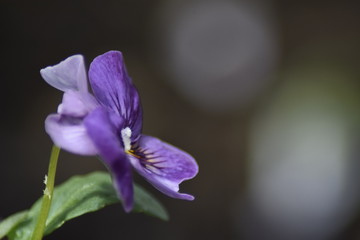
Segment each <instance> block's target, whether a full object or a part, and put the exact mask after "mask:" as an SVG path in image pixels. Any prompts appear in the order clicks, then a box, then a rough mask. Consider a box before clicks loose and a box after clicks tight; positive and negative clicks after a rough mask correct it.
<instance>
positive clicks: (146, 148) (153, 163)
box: [130, 135, 198, 200]
mask: <svg viewBox="0 0 360 240" xmlns="http://www.w3.org/2000/svg"><path fill="white" fill-rule="evenodd" d="M130 161H131V164H132V165H133V167H134V168H135V169H136V170H137V172H138V173H139V174H141V175H142V176H143V177H145V178H146V180H148V181H149V182H150V183H151V184H152V185H154V186H155V187H156V188H157V189H159V190H160V191H161V192H163V193H164V194H166V195H168V196H170V197H174V198H180V199H185V200H193V199H194V197H193V196H192V195H189V194H184V193H179V192H178V191H179V184H180V183H181V182H182V181H184V180H187V179H191V178H193V177H195V175H196V174H197V173H198V165H197V163H196V161H195V159H194V158H193V157H191V156H190V155H189V154H187V153H186V152H184V151H182V150H180V149H178V148H176V147H174V146H172V145H170V144H168V143H165V142H162V141H160V140H159V139H157V138H154V137H150V136H145V135H142V136H141V138H140V140H139V142H138V146H137V147H136V148H135V149H133V151H132V152H130Z"/></svg>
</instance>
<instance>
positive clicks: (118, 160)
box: [84, 108, 134, 212]
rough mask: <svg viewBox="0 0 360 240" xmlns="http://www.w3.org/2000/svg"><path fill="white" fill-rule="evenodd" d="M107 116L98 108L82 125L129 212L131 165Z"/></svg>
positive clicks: (131, 197)
mask: <svg viewBox="0 0 360 240" xmlns="http://www.w3.org/2000/svg"><path fill="white" fill-rule="evenodd" d="M109 114H111V113H110V112H108V111H107V110H106V109H104V108H98V109H96V110H94V111H92V112H91V113H89V114H88V115H87V116H86V118H85V119H84V124H85V127H86V129H87V132H88V134H89V136H90V138H91V139H92V140H93V142H94V144H95V146H96V147H97V149H98V151H99V155H100V156H101V158H102V160H103V161H104V163H105V165H106V166H107V167H108V168H109V170H110V172H111V173H112V176H113V182H114V185H115V189H116V190H117V193H118V194H119V197H120V198H121V199H122V200H123V206H124V209H125V211H126V212H129V211H130V210H131V209H132V207H133V203H134V196H133V195H134V192H133V191H134V190H133V183H132V173H131V165H130V163H129V160H128V159H127V156H126V154H125V152H124V148H123V146H122V145H121V143H120V141H119V138H118V136H117V135H116V128H115V126H114V125H113V120H112V119H111V117H110V116H109Z"/></svg>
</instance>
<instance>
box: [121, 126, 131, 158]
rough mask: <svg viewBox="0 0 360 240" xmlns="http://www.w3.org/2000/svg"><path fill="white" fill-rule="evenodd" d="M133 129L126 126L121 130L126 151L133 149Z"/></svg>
mask: <svg viewBox="0 0 360 240" xmlns="http://www.w3.org/2000/svg"><path fill="white" fill-rule="evenodd" d="M131 133H132V132H131V129H130V128H129V127H126V128H124V129H122V130H121V137H122V140H123V143H124V150H125V152H127V151H129V150H130V149H131V139H130V138H131Z"/></svg>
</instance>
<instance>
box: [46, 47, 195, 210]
mask: <svg viewBox="0 0 360 240" xmlns="http://www.w3.org/2000/svg"><path fill="white" fill-rule="evenodd" d="M40 73H41V76H42V77H43V78H44V79H45V81H46V82H47V83H49V84H50V85H51V86H53V87H55V88H57V89H59V90H61V91H63V92H64V95H63V99H62V103H61V104H60V105H59V107H58V110H57V114H51V115H49V116H48V117H47V119H46V121H45V129H46V132H47V133H48V134H49V135H50V137H51V139H52V140H53V142H54V143H55V144H56V145H57V146H59V147H61V148H63V149H65V150H67V151H69V152H72V153H75V154H80V155H99V156H100V157H101V159H102V160H103V162H104V163H105V165H106V166H107V167H108V169H109V171H110V172H111V174H112V177H113V183H114V186H115V188H116V190H117V193H118V195H119V197H120V198H121V199H122V200H123V206H124V209H125V211H127V212H128V211H130V210H131V209H132V207H133V202H134V199H133V195H134V194H133V180H132V169H131V168H134V169H135V170H136V171H137V172H138V173H139V174H140V175H142V176H143V177H144V178H145V179H146V180H147V181H148V182H150V183H151V184H152V185H153V186H154V187H156V188H157V189H158V190H160V191H161V192H163V193H164V194H166V195H168V196H170V197H174V198H179V199H185V200H193V199H194V197H193V196H192V195H189V194H185V193H179V184H180V183H181V182H182V181H184V180H187V179H191V178H193V177H194V176H195V175H196V174H197V172H198V166H197V163H196V161H195V160H194V158H193V157H191V156H190V155H189V154H187V153H186V152H184V151H182V150H180V149H178V148H176V147H174V146H172V145H170V144H168V143H165V142H163V141H161V140H159V139H157V138H155V137H151V136H146V135H143V134H142V133H141V130H142V108H141V104H140V98H139V95H138V92H137V90H136V88H135V87H134V85H133V83H132V81H131V79H130V77H129V75H128V73H127V71H126V67H125V64H124V60H123V57H122V54H121V52H118V51H109V52H107V53H105V54H103V55H100V56H98V57H96V58H95V59H94V60H93V62H92V63H91V64H90V69H89V73H88V76H89V80H90V85H91V87H92V90H93V94H94V95H92V94H91V93H90V92H89V91H88V85H87V74H86V70H85V65H84V59H83V56H82V55H74V56H71V57H69V58H67V59H65V60H64V61H62V62H60V63H59V64H57V65H55V66H50V67H47V68H44V69H42V70H41V71H40Z"/></svg>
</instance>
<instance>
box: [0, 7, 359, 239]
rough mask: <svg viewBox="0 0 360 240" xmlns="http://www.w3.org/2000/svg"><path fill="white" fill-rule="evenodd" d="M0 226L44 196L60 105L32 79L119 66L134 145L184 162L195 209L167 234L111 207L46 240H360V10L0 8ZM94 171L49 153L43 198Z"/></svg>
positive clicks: (180, 214)
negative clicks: (137, 102) (79, 62)
mask: <svg viewBox="0 0 360 240" xmlns="http://www.w3.org/2000/svg"><path fill="white" fill-rule="evenodd" d="M0 6H1V8H0V11H1V13H0V18H1V21H0V22H1V23H0V24H1V43H2V44H1V60H2V61H1V82H2V87H1V102H2V113H1V145H0V146H1V154H2V157H1V160H0V189H1V198H0V219H2V218H5V217H6V216H8V215H10V214H12V213H14V212H16V211H19V210H22V209H25V208H28V207H29V206H30V205H31V204H32V203H33V202H34V201H35V200H36V199H37V198H38V197H39V196H40V195H41V193H42V189H43V183H42V181H43V178H44V175H45V173H46V171H47V164H48V157H49V154H50V150H51V146H52V143H51V140H50V138H49V137H48V136H47V135H46V133H45V131H44V119H45V118H46V116H47V115H48V114H49V113H52V112H55V111H56V108H57V105H58V104H59V103H60V100H61V96H62V94H61V93H60V92H59V91H57V90H56V89H54V88H52V87H50V86H49V85H47V84H46V83H45V81H43V80H42V78H41V77H40V74H39V70H40V69H41V68H44V67H46V66H48V65H54V64H56V63H58V62H59V61H61V60H63V59H65V58H66V57H68V56H70V55H73V54H78V53H80V54H83V55H84V56H85V59H86V61H87V64H89V63H90V62H91V60H92V59H93V58H94V57H96V56H97V55H99V54H102V53H104V52H106V51H108V50H120V51H122V52H123V54H124V56H125V61H126V64H127V67H128V71H129V73H130V75H131V76H132V78H133V81H134V83H135V84H136V86H137V87H138V90H139V92H140V96H141V99H142V103H143V108H144V133H145V134H148V135H153V136H157V137H159V138H161V139H163V140H165V141H168V142H170V143H172V144H174V145H175V146H178V147H180V148H182V149H184V150H186V151H188V152H190V153H191V154H192V155H193V156H194V157H195V158H196V159H197V161H198V163H199V166H200V173H199V175H198V176H197V177H196V178H195V179H193V180H191V181H188V182H185V183H183V184H182V185H181V190H182V191H183V192H189V193H191V194H194V195H195V196H196V200H195V201H193V202H186V201H180V200H175V199H170V198H168V197H166V196H163V195H162V194H160V193H158V192H157V191H156V190H155V189H153V188H152V187H151V186H150V185H149V184H147V183H145V182H144V181H143V180H142V179H141V178H138V177H137V180H138V181H139V182H140V183H141V184H142V185H143V186H145V187H146V188H147V189H148V190H149V191H151V192H152V193H153V194H154V195H155V196H157V198H158V199H159V200H160V201H161V202H163V203H164V205H165V206H166V207H167V209H168V210H169V213H170V217H171V219H170V221H169V222H162V221H160V220H157V219H154V218H151V217H148V216H146V215H142V214H125V213H124V211H123V210H122V207H121V206H120V205H115V206H110V207H107V208H105V209H103V210H101V211H100V212H96V213H91V214H87V215H85V216H82V217H81V218H78V219H75V220H72V221H70V222H68V223H66V224H65V225H64V226H63V227H62V228H60V229H59V230H57V231H55V232H54V233H53V234H52V235H50V236H48V237H46V239H89V240H90V239H174V240H176V239H200V238H201V239H317V240H321V239H360V191H359V190H360V184H359V182H360V181H359V180H360V177H359V173H358V172H359V170H360V151H359V147H360V145H359V143H360V131H359V130H360V127H359V126H360V122H359V117H360V114H359V110H360V101H359V99H360V95H359V90H360V85H359V80H360V79H359V77H360V60H359V59H360V44H359V43H360V14H359V12H360V4H359V3H358V2H357V1H285V0H274V1H265V0H264V1H260V0H257V1H250V0H249V1H240V0H239V1H235V0H234V1H231V0H217V1H215V0H211V1H198V0H197V1H183V0H167V1H165V0H162V1H161V0H156V1H145V0H139V1H130V0H126V1H125V0H117V1H91V0H88V1H36V0H35V1H10V0H2V1H1V2H0ZM94 170H105V169H104V167H103V165H102V164H101V163H100V162H99V161H98V160H97V159H96V158H94V157H93V158H85V157H80V156H75V155H72V154H69V153H66V152H62V153H61V156H60V162H59V166H58V175H57V180H56V181H57V183H61V182H63V181H64V180H66V179H68V178H69V177H70V176H72V175H75V174H83V173H87V172H90V171H94Z"/></svg>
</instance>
